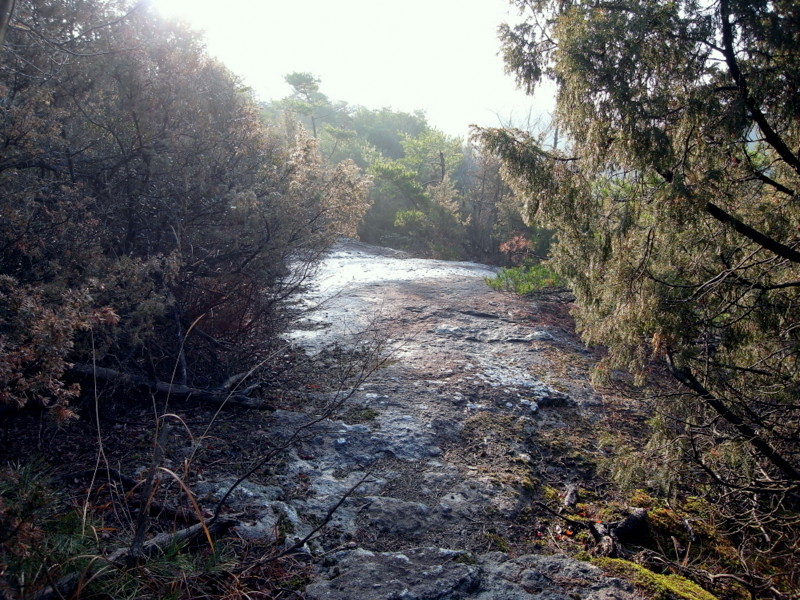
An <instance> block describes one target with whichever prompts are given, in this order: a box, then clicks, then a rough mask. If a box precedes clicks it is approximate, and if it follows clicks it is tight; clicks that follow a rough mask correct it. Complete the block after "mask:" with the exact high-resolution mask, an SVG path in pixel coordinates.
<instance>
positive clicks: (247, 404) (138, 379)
mask: <svg viewBox="0 0 800 600" xmlns="http://www.w3.org/2000/svg"><path fill="white" fill-rule="evenodd" d="M68 373H69V375H71V376H73V377H76V378H81V379H94V380H98V381H105V382H109V383H117V384H120V385H127V386H130V387H134V388H139V389H144V390H147V391H149V392H153V393H155V394H159V395H162V396H169V397H170V398H175V399H178V400H188V399H189V398H192V399H194V400H200V401H201V402H209V403H211V404H216V405H226V406H238V407H242V408H252V409H255V410H275V409H274V408H273V407H272V406H270V405H269V404H267V403H266V402H264V401H262V400H256V399H254V398H251V397H250V396H248V395H247V394H244V393H242V392H236V391H229V390H225V389H221V390H204V389H200V388H194V387H190V386H187V385H181V384H177V383H168V382H166V381H157V380H153V379H150V378H148V377H143V376H141V375H133V374H131V373H123V372H122V371H117V370H115V369H109V368H107V367H97V366H94V365H88V364H82V363H76V364H74V365H72V368H70V370H69V372H68ZM250 389H252V388H248V390H250Z"/></svg>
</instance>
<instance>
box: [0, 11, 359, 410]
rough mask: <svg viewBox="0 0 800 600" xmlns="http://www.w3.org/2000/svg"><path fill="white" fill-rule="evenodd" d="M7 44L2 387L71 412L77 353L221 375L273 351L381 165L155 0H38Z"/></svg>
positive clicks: (0, 205) (2, 84) (0, 119)
mask: <svg viewBox="0 0 800 600" xmlns="http://www.w3.org/2000/svg"><path fill="white" fill-rule="evenodd" d="M1 52H2V57H1V58H0V145H1V146H2V148H3V151H2V155H1V156H0V194H1V195H2V202H0V249H2V252H0V394H1V395H0V402H2V403H3V404H13V405H17V406H22V405H26V404H30V403H39V404H41V405H45V406H50V407H56V406H60V407H62V409H63V410H67V409H64V407H65V406H66V401H67V400H68V399H69V398H70V397H73V396H75V395H76V394H77V393H78V391H79V390H78V388H77V387H75V386H74V385H72V384H70V382H69V377H68V371H69V366H70V364H72V363H80V362H92V361H94V362H95V363H96V364H97V365H103V366H107V367H110V368H113V369H117V370H121V371H125V372H129V373H132V374H141V375H144V376H147V377H150V378H153V379H156V380H162V381H172V380H174V379H177V380H178V383H182V384H188V385H193V386H196V387H210V388H213V387H215V386H218V385H220V384H221V383H222V382H223V381H225V379H226V378H227V377H228V376H230V375H231V374H232V373H235V372H239V371H242V370H247V369H248V368H250V367H251V366H252V365H253V364H255V363H257V362H258V361H259V360H261V359H262V358H263V357H264V356H265V354H266V353H267V352H268V350H269V347H270V344H271V343H272V340H274V339H275V337H276V334H277V333H278V332H279V331H280V330H281V328H282V326H283V325H282V323H283V321H284V317H285V313H286V311H285V309H284V306H285V302H286V300H287V299H288V298H289V297H290V296H291V294H292V293H293V292H294V291H296V290H297V288H298V285H299V284H300V283H301V282H302V278H303V274H304V273H306V272H307V270H308V268H310V267H311V266H312V265H313V263H314V261H315V259H316V258H317V257H318V256H319V254H320V252H321V251H322V250H323V249H324V248H326V247H327V246H328V245H329V244H330V243H331V242H332V240H333V239H334V237H335V235H336V234H337V233H344V232H347V231H351V230H352V228H353V227H354V223H357V222H358V220H359V219H360V216H361V215H362V214H363V212H364V211H365V210H366V208H367V194H368V190H369V186H370V180H369V178H368V177H365V176H363V175H362V174H361V172H360V171H359V169H358V168H357V167H356V166H355V165H354V164H353V163H352V162H350V161H345V162H341V163H339V164H336V165H329V164H326V163H325V162H324V161H323V160H322V159H321V157H320V155H319V149H318V144H317V142H316V141H315V140H313V139H311V138H310V137H309V136H308V135H306V134H305V132H304V131H303V130H302V129H301V128H298V127H296V126H293V125H291V124H289V123H287V124H284V125H283V126H281V127H278V126H274V127H267V126H265V125H264V124H262V122H261V121H260V117H259V111H258V108H257V106H256V104H255V102H254V101H253V99H252V97H251V95H250V94H249V92H248V91H247V90H246V89H245V88H243V87H242V86H241V85H240V83H239V82H238V81H237V79H236V77H235V76H233V75H232V74H231V73H230V72H229V71H228V70H227V69H226V68H225V67H224V66H223V65H221V64H219V63H218V62H216V61H215V60H213V59H211V58H210V57H209V56H208V55H207V54H206V53H205V50H204V47H203V42H202V39H201V38H200V37H199V35H198V34H197V33H195V32H193V31H191V30H189V29H187V28H186V27H185V26H183V25H180V24H176V23H168V22H164V21H163V20H161V19H160V18H158V17H157V16H156V15H155V14H154V13H152V12H151V11H150V9H148V8H147V6H146V3H138V4H135V5H134V3H133V2H129V1H128V0H70V1H68V2H63V1H58V2H56V1H51V0H44V1H36V2H33V1H26V0H20V1H18V2H17V3H16V8H15V13H14V16H13V19H12V21H11V25H10V27H9V29H8V32H7V36H6V39H5V44H4V46H3V47H2V50H1ZM290 264H291V265H294V267H295V268H293V269H290V268H289V267H290ZM176 365H178V367H176ZM63 415H64V416H69V413H68V412H65V413H63Z"/></svg>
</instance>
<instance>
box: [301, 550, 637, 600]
mask: <svg viewBox="0 0 800 600" xmlns="http://www.w3.org/2000/svg"><path fill="white" fill-rule="evenodd" d="M306 598H307V599H308V600H351V599H353V598H358V599H359V600H578V599H580V600H633V599H634V598H636V595H635V593H634V590H633V588H632V586H631V585H630V584H629V583H627V582H623V581H622V580H620V579H616V578H611V577H607V576H605V575H604V574H603V573H602V571H601V570H600V569H598V568H597V567H595V566H592V565H590V564H588V563H585V562H581V561H577V560H574V559H570V558H566V557H563V556H539V555H526V556H520V557H518V558H513V559H512V558H509V557H508V556H507V555H506V554H503V553H501V552H492V553H489V554H484V555H480V556H477V557H473V556H472V555H470V554H468V553H465V552H459V551H454V550H443V549H441V548H416V549H413V550H409V551H406V552H402V553H401V552H370V551H368V550H363V549H356V550H348V551H345V552H341V553H338V554H336V555H334V556H332V557H331V559H330V560H329V561H328V562H327V563H326V565H325V566H324V567H323V572H322V573H321V577H320V579H319V580H318V581H317V582H316V583H314V584H312V585H310V586H309V587H308V588H307V589H306Z"/></svg>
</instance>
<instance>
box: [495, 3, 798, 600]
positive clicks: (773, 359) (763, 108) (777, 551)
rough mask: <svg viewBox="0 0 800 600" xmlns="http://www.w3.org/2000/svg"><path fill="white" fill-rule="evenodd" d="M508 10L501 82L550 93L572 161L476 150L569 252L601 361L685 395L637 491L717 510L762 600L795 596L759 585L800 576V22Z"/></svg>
mask: <svg viewBox="0 0 800 600" xmlns="http://www.w3.org/2000/svg"><path fill="white" fill-rule="evenodd" d="M514 4H516V5H517V6H518V7H520V8H521V9H523V10H522V12H521V13H520V14H524V15H525V20H524V21H523V22H521V23H519V24H517V25H513V26H512V25H506V26H504V27H503V28H502V30H501V39H502V42H503V53H504V57H505V59H506V64H507V66H508V68H509V70H510V71H511V72H512V73H514V74H515V75H516V76H517V78H518V81H519V82H520V83H521V84H522V85H523V86H524V87H526V88H528V89H531V90H532V89H533V88H535V87H536V86H538V84H539V83H540V82H541V81H542V80H543V79H544V78H545V77H546V76H547V77H550V78H552V79H553V80H555V81H556V82H557V83H558V86H559V90H558V97H557V98H558V106H557V110H556V115H555V120H556V125H557V126H558V127H559V131H560V132H562V134H563V135H562V137H564V138H565V140H566V144H563V145H562V146H561V147H559V148H553V147H549V146H548V143H547V140H546V139H537V138H535V137H534V136H532V135H530V134H527V133H525V132H521V131H515V130H487V131H483V132H482V134H481V139H482V140H483V143H484V144H485V146H486V148H487V149H488V150H489V151H491V152H495V153H497V154H498V155H499V156H500V157H501V160H502V162H503V169H504V174H505V175H506V177H507V181H508V182H509V184H510V185H511V186H512V187H513V188H514V189H515V190H516V192H517V194H518V195H519V196H520V197H521V198H523V199H524V202H525V206H526V210H527V213H528V218H529V220H530V222H531V223H535V224H537V225H539V226H544V227H548V228H552V229H554V230H555V231H556V232H557V241H556V243H555V244H554V245H553V247H552V250H551V263H552V266H553V268H554V269H555V270H557V271H558V272H559V274H560V275H561V276H563V277H564V278H565V279H566V281H567V282H568V285H569V287H570V288H571V289H572V291H573V292H574V293H575V295H576V298H577V304H578V309H577V312H576V320H577V323H578V326H579V328H580V330H581V333H582V335H583V337H584V339H585V340H586V342H587V343H591V344H597V345H602V346H605V347H606V348H607V349H608V352H607V355H606V358H605V360H604V362H603V364H602V365H601V367H600V372H601V373H602V372H606V373H608V372H611V371H612V370H614V369H625V370H628V371H630V372H632V373H633V374H634V375H635V376H636V378H637V382H639V383H641V382H644V381H645V379H646V378H647V377H648V375H649V374H650V373H651V372H652V371H653V368H654V363H655V362H657V361H660V362H661V364H662V365H663V369H664V371H665V372H667V373H669V374H670V375H671V376H672V378H673V382H674V386H675V389H674V392H675V393H674V394H673V395H670V396H665V397H664V398H663V399H662V400H661V402H660V404H659V406H658V410H659V413H660V414H661V415H662V416H661V418H660V419H659V420H658V422H654V433H655V435H656V436H657V438H658V440H659V442H660V443H659V442H656V441H655V438H654V442H653V443H652V444H651V445H649V447H648V448H647V449H646V450H647V452H646V454H642V453H641V450H643V449H642V448H639V449H634V452H635V453H639V455H640V458H641V460H640V461H639V464H640V467H641V468H640V471H639V472H640V473H652V472H653V471H654V464H657V465H658V471H661V472H662V473H664V472H666V473H667V475H666V476H663V477H662V476H660V475H659V476H658V477H656V478H658V479H661V480H662V481H663V482H665V483H667V484H668V485H673V486H680V487H683V488H687V487H688V488H689V489H693V490H695V491H697V492H702V493H704V494H708V495H709V496H710V497H712V498H714V501H715V502H717V503H718V506H719V508H720V510H722V511H723V513H724V514H725V515H726V517H727V518H728V519H729V526H730V529H731V531H735V532H736V534H735V536H734V538H735V540H736V544H737V548H738V550H739V552H740V556H741V557H746V558H742V560H744V561H746V562H747V563H748V565H749V567H746V568H745V569H744V571H747V573H745V574H744V575H743V576H744V579H746V580H747V581H749V582H750V584H751V585H752V586H753V589H754V590H758V592H754V593H756V594H758V593H764V594H768V593H770V592H768V590H769V588H770V587H771V585H772V584H773V583H775V582H776V581H780V582H781V583H780V585H783V586H788V587H789V588H791V587H795V588H796V587H797V585H798V584H799V583H800V582H798V580H797V578H796V576H794V575H791V576H787V577H785V578H782V576H781V575H776V578H775V579H773V580H771V579H770V578H772V577H773V574H774V573H775V571H773V570H772V569H766V568H760V567H763V566H764V564H765V563H769V562H771V561H773V560H777V561H778V563H780V562H781V561H785V564H786V565H787V570H786V572H789V571H791V568H788V565H789V564H796V563H797V560H798V556H800V554H798V552H799V551H800V550H799V549H798V547H797V544H796V543H795V542H794V541H790V540H796V539H797V536H798V530H797V522H798V521H797V515H798V507H800V500H798V495H797V489H798V483H800V445H798V443H797V436H796V433H797V431H798V427H799V426H800V425H799V424H800V413H799V412H798V410H797V402H796V398H797V390H798V389H799V388H800V352H798V348H800V346H798V344H797V331H798V323H800V297H799V296H798V289H800V286H798V283H797V282H798V281H800V255H799V254H797V253H796V252H795V250H794V248H795V247H796V245H797V224H798V222H800V211H798V208H797V205H796V203H795V202H793V198H795V197H796V196H797V193H798V191H799V190H800V156H799V155H798V154H797V150H796V149H797V148H798V147H800V128H798V126H797V123H798V122H800V121H798V118H800V104H798V102H797V94H796V91H794V90H796V89H797V88H796V87H793V86H796V85H797V82H800V69H799V68H798V65H799V64H800V54H798V53H799V52H800V51H799V50H798V48H800V44H798V41H800V34H798V28H797V26H796V16H797V15H796V10H795V7H794V5H793V4H791V3H783V2H778V3H767V2H757V3H750V2H737V1H733V0H722V1H720V2H717V3H712V4H702V3H701V4H697V3H695V2H691V1H678V2H666V3H665V2H658V1H656V0H652V1H645V2H622V3H613V5H612V4H609V3H604V2H599V3H598V2H581V1H578V2H566V3H564V2H555V1H551V0H515V1H514ZM789 82H791V83H789ZM644 456H648V457H649V460H650V462H647V461H645V460H644ZM654 461H657V462H654ZM652 478H653V477H649V478H648V479H652ZM767 531H768V533H765V532H767ZM759 532H760V533H759ZM761 536H766V537H768V538H769V539H771V540H772V541H773V543H772V545H771V546H770V548H769V550H765V549H764V548H763V544H760V543H759V542H758V541H757V540H758V539H759V538H761V539H765V538H763V537H761Z"/></svg>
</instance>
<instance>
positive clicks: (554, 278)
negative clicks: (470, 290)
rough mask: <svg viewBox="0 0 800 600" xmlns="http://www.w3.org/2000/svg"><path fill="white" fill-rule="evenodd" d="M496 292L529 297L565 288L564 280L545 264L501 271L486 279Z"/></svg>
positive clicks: (508, 268)
mask: <svg viewBox="0 0 800 600" xmlns="http://www.w3.org/2000/svg"><path fill="white" fill-rule="evenodd" d="M484 281H486V283H487V285H488V286H489V287H491V288H492V289H494V290H498V291H506V292H514V293H515V294H519V295H520V296H527V295H529V294H535V293H536V292H540V291H543V290H545V289H548V288H560V287H563V286H564V280H563V279H562V278H561V277H560V276H559V275H558V274H557V273H556V272H554V271H553V270H552V269H550V267H548V266H547V265H546V264H544V263H539V264H535V265H528V266H521V267H506V268H503V269H500V270H499V271H498V272H497V275H496V276H494V277H486V278H485V279H484Z"/></svg>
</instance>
